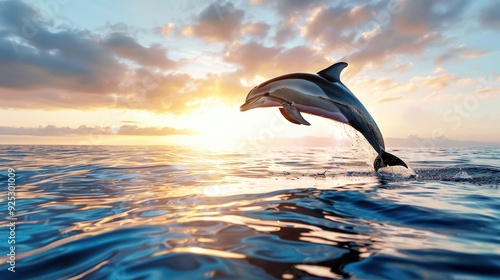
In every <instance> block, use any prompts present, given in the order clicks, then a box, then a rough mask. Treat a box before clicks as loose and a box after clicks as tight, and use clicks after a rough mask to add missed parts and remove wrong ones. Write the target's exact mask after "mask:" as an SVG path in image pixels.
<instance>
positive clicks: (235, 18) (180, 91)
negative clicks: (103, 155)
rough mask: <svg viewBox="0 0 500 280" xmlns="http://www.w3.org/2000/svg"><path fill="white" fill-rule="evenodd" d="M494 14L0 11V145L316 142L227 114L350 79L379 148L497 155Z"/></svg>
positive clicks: (391, 5)
mask: <svg viewBox="0 0 500 280" xmlns="http://www.w3.org/2000/svg"><path fill="white" fill-rule="evenodd" d="M499 35H500V1H493V0H492V1H467V0H465V1H461V0H453V1H443V0H441V1H439V0H437V1H431V0H422V1H404V0H403V1H397V0H393V1H322V0H310V1H298V0H288V1H285V0H274V1H259V0H250V1H191V0H188V1H131V0H120V1H118V0H113V1H112V0H103V1H83V0H47V1H28V0H25V1H0V100H1V101H0V144H78V145H109V144H124V145H128V144H144V145H148V144H186V145H205V146H208V147H215V146H228V145H241V143H242V142H245V141H246V142H247V143H250V142H252V141H253V142H260V143H265V142H266V141H269V140H270V139H273V138H298V137H303V138H306V137H331V138H332V139H337V140H339V141H341V140H342V139H343V138H345V137H346V136H349V134H350V133H351V132H350V131H349V128H346V127H345V126H344V125H341V124H338V123H334V122H333V121H331V120H327V119H323V118H319V117H315V116H310V115H305V116H304V117H305V118H306V119H307V120H308V121H309V122H310V123H311V126H310V127H306V126H298V125H295V124H292V123H289V122H288V121H286V120H285V119H284V118H283V117H282V116H281V115H280V113H279V111H278V109H277V108H262V109H255V110H250V111H248V112H244V113H242V112H240V111H239V106H240V105H241V104H243V102H244V101H245V97H246V95H247V94H248V92H249V91H250V90H251V89H252V88H253V87H254V86H256V85H258V84H259V83H261V82H263V81H265V80H267V79H270V78H272V77H275V76H278V75H282V74H286V73H291V72H310V73H316V72H318V71H320V70H322V69H324V68H326V67H328V66H330V65H332V64H333V63H335V62H339V61H345V62H347V63H348V64H349V66H348V67H347V68H346V69H344V71H343V72H342V75H341V80H342V81H343V83H344V84H345V85H346V86H347V87H348V88H350V89H351V91H352V92H353V93H354V94H355V95H356V96H357V97H358V99H359V100H360V101H361V102H362V103H363V104H364V105H365V107H366V108H367V109H368V111H369V112H370V114H371V115H372V117H373V118H374V119H375V121H376V122H377V124H378V126H379V127H380V129H381V131H382V134H383V135H384V137H386V138H387V137H392V138H403V139H420V138H428V139H452V140H457V141H478V142H493V143H499V142H500V129H498V123H499V121H500V111H499V110H498V108H499V105H500V68H499V66H498V63H499V62H500V53H499V48H498V46H500V36H499Z"/></svg>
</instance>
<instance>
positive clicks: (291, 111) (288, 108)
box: [280, 103, 311, 125]
mask: <svg viewBox="0 0 500 280" xmlns="http://www.w3.org/2000/svg"><path fill="white" fill-rule="evenodd" d="M281 105H282V106H283V108H280V112H281V114H282V115H283V117H285V119H287V120H289V121H290V122H292V123H295V124H303V125H311V124H310V123H309V122H308V121H306V119H304V117H302V115H301V114H300V111H299V109H297V107H295V106H293V105H291V104H288V103H283V104H281Z"/></svg>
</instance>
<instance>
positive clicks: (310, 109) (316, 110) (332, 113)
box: [294, 104, 349, 124]
mask: <svg viewBox="0 0 500 280" xmlns="http://www.w3.org/2000/svg"><path fill="white" fill-rule="evenodd" d="M294 106H295V107H297V109H299V110H300V111H301V112H304V113H308V114H311V115H316V116H319V117H324V118H329V119H331V120H334V121H337V122H341V123H346V124H348V123H349V120H347V118H346V117H345V116H344V115H343V114H342V113H341V112H340V111H339V110H338V109H337V108H335V110H332V108H333V106H335V105H332V107H331V108H330V110H326V109H323V108H320V107H315V106H307V105H302V104H294Z"/></svg>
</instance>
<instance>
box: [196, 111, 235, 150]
mask: <svg viewBox="0 0 500 280" xmlns="http://www.w3.org/2000/svg"><path fill="white" fill-rule="evenodd" d="M243 123H244V122H243ZM191 126H192V127H193V129H195V130H196V131H197V132H198V134H197V135H196V136H195V141H196V145H198V146H201V147H204V148H210V149H231V148H235V147H236V146H237V145H238V144H239V140H240V136H241V133H242V132H243V127H242V114H241V112H239V110H238V108H237V107H228V106H225V105H220V104H219V105H213V106H210V107H205V108H201V109H199V110H198V111H196V112H195V113H194V114H193V115H192V116H191Z"/></svg>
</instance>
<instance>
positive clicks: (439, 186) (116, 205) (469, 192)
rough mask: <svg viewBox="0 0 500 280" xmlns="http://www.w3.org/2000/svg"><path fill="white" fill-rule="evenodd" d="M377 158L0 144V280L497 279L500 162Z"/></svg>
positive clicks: (402, 152) (480, 151)
mask: <svg viewBox="0 0 500 280" xmlns="http://www.w3.org/2000/svg"><path fill="white" fill-rule="evenodd" d="M391 152H393V153H394V154H396V155H398V156H399V157H401V158H402V159H404V160H406V161H407V162H409V164H410V166H411V167H412V168H413V169H414V170H415V172H416V174H417V176H416V178H413V179H409V180H408V179H407V180H390V179H387V178H385V177H381V176H380V175H379V174H377V173H375V172H373V169H372V167H371V162H372V161H373V157H372V156H373V155H371V154H369V155H365V154H363V151H357V152H356V151H352V150H337V149H332V148H314V149H296V148H293V149H292V148H290V149H269V150H252V151H229V152H228V151H209V150H202V149H188V148H172V147H145V146H142V147H124V146H117V147H80V146H0V166H1V173H0V174H1V176H0V182H1V186H2V188H3V190H2V191H3V192H4V193H5V194H2V196H1V199H2V202H1V204H0V207H1V208H2V209H1V211H0V214H1V217H0V224H1V231H0V249H1V255H0V259H1V266H0V279H68V278H71V279H205V278H213V279H280V278H283V279H328V278H352V279H498V277H499V276H500V189H499V188H498V186H499V184H500V149H498V148H477V149H410V148H405V149H399V150H392V151H391ZM8 168H13V169H15V172H14V173H15V180H16V181H15V183H16V198H17V200H16V207H15V216H13V217H15V218H17V221H16V229H15V241H16V243H15V246H16V250H15V254H16V259H15V271H16V272H11V271H8V268H9V267H10V265H9V264H8V263H7V261H8V256H7V254H8V253H9V248H8V246H9V245H8V244H7V241H8V237H9V227H8V224H9V220H8V218H9V217H8V215H9V213H8V211H7V203H6V202H7V201H6V200H7V190H6V188H7V180H8V177H7V176H8V171H7V170H8Z"/></svg>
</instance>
